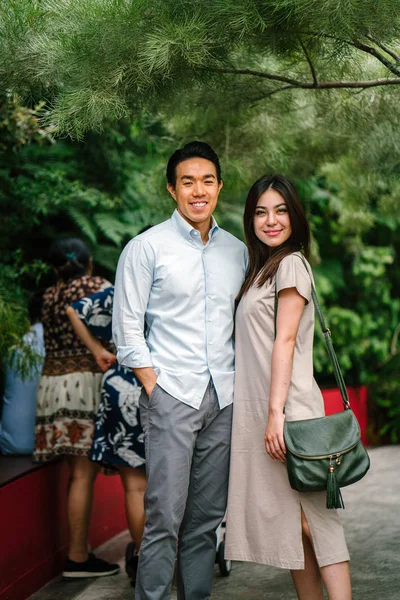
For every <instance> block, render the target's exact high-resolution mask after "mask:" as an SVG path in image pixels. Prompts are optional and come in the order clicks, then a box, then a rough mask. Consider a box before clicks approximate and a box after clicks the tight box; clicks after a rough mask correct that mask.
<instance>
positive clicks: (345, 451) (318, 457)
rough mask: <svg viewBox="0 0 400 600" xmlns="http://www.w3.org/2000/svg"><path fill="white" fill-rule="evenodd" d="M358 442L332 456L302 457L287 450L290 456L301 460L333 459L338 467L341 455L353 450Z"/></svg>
mask: <svg viewBox="0 0 400 600" xmlns="http://www.w3.org/2000/svg"><path fill="white" fill-rule="evenodd" d="M358 442H359V440H358V441H357V442H356V443H355V444H353V445H352V446H350V448H347V450H342V452H337V453H336V452H335V453H334V454H324V455H322V456H303V455H302V454H296V452H293V451H292V450H290V448H289V452H291V454H293V456H296V457H297V458H302V459H303V460H321V459H322V458H329V459H330V460H332V459H333V458H334V457H335V459H336V464H337V465H340V457H341V455H342V454H347V452H350V450H353V448H355V447H356V446H357V444H358ZM338 461H339V462H338Z"/></svg>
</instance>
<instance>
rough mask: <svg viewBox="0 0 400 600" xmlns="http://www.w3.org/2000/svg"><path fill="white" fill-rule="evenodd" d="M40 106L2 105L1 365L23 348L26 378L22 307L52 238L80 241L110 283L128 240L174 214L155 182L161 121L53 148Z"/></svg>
mask: <svg viewBox="0 0 400 600" xmlns="http://www.w3.org/2000/svg"><path fill="white" fill-rule="evenodd" d="M42 108H43V107H42V106H38V107H37V108H36V109H27V108H24V107H22V106H21V105H20V104H19V103H18V101H17V99H16V98H13V97H11V96H3V98H2V99H0V181H1V186H0V208H1V213H2V219H1V222H0V250H1V251H0V350H1V365H0V368H3V369H4V366H5V364H6V363H8V362H9V360H10V359H11V356H12V355H13V354H14V352H15V350H16V349H17V347H22V348H23V352H18V353H17V354H16V355H15V356H16V359H15V360H16V361H17V362H16V363H15V364H16V365H17V367H18V368H19V369H21V372H23V373H24V374H26V373H27V372H28V371H29V369H30V367H32V366H34V365H35V364H36V358H37V357H35V356H34V355H33V354H32V352H30V351H29V350H28V348H27V347H26V345H24V343H23V335H24V334H25V333H26V332H27V330H28V328H29V323H28V318H27V309H26V306H27V301H28V297H29V294H30V292H31V291H32V290H35V289H37V287H38V286H40V287H45V286H47V285H49V284H50V283H52V278H51V274H50V271H49V268H48V266H47V265H46V263H45V261H46V258H47V252H48V248H49V246H50V244H51V243H52V242H53V241H54V239H57V238H59V237H60V236H63V237H66V236H71V235H72V236H78V237H82V238H83V239H84V240H85V241H86V242H87V243H88V245H89V247H91V249H92V252H93V256H94V260H95V266H96V268H97V272H100V273H101V274H103V275H105V276H107V277H108V278H109V279H111V280H112V279H113V274H114V271H115V268H116V264H117V260H118V257H119V254H120V252H121V250H122V247H123V245H124V244H125V243H126V241H127V240H129V239H130V238H131V237H133V236H134V235H136V234H137V233H138V231H139V230H140V229H141V228H142V227H143V226H144V225H148V224H149V223H153V224H156V223H157V222H159V221H161V220H163V219H164V218H165V217H166V216H167V215H169V213H170V212H171V208H172V203H171V202H170V201H169V200H168V195H167V192H166V190H165V188H164V189H163V187H162V185H161V182H162V181H163V172H162V171H163V169H164V166H165V156H166V153H167V155H168V154H169V146H170V144H171V141H170V140H169V139H168V138H166V137H165V132H164V130H163V129H162V126H161V125H160V123H159V120H157V119H154V118H151V119H150V118H147V117H145V116H144V117H143V118H142V119H141V120H140V121H139V120H137V121H135V122H134V123H132V124H128V123H121V124H119V125H118V126H117V127H114V128H109V129H108V131H107V133H106V134H104V135H103V136H101V137H99V136H98V135H95V134H93V135H91V136H88V137H87V139H86V141H85V143H77V142H75V143H73V142H71V141H68V140H59V141H57V142H55V141H54V140H53V139H52V137H51V136H50V134H49V131H48V130H45V129H41V128H40V126H39V118H38V116H39V114H38V113H39V111H41V110H42Z"/></svg>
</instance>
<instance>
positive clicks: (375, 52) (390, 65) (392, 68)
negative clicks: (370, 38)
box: [349, 40, 400, 76]
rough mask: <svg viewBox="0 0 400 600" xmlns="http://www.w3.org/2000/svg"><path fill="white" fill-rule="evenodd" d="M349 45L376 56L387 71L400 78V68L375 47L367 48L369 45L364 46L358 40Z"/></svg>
mask: <svg viewBox="0 0 400 600" xmlns="http://www.w3.org/2000/svg"><path fill="white" fill-rule="evenodd" d="M349 43H350V44H351V45H352V46H354V47H355V48H358V50H361V51H362V52H366V53H367V54H370V55H371V56H374V57H375V58H376V59H378V60H379V62H381V63H382V64H383V65H385V67H386V68H387V69H389V71H391V72H392V73H393V74H394V75H399V76H400V68H399V67H397V66H396V65H394V64H393V63H392V62H391V61H390V60H388V59H387V58H386V57H385V56H383V54H381V53H380V52H379V51H378V50H377V49H376V48H374V47H373V46H367V44H362V43H361V42H358V41H356V40H353V41H352V42H349Z"/></svg>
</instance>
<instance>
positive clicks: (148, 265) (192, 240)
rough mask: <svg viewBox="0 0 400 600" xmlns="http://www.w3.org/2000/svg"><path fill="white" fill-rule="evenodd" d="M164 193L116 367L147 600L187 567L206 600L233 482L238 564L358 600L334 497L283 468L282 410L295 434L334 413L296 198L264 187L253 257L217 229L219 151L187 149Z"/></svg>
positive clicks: (127, 284)
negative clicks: (140, 495) (129, 439)
mask: <svg viewBox="0 0 400 600" xmlns="http://www.w3.org/2000/svg"><path fill="white" fill-rule="evenodd" d="M167 181H168V184H167V188H168V190H169V192H170V194H171V195H172V197H173V198H174V200H175V201H176V204H177V208H176V210H175V212H174V213H173V215H172V217H171V218H170V219H169V220H168V221H165V222H164V223H161V224H160V225H157V226H155V227H153V228H151V229H149V230H148V231H146V232H145V233H142V234H140V235H138V236H137V237H136V238H134V239H133V240H132V241H131V242H130V243H129V244H128V245H127V246H126V248H125V250H124V252H123V254H122V255H121V258H120V261H119V264H118V270H117V277H116V285H115V298H114V312H113V334H114V340H115V343H116V345H117V351H118V354H117V356H118V360H119V362H120V363H121V364H122V365H125V366H126V367H130V368H132V369H133V371H134V373H135V375H136V376H137V377H138V378H139V380H140V381H141V383H142V385H143V390H142V393H141V396H140V414H141V420H142V426H143V430H144V434H145V452H146V474H147V491H146V496H145V511H146V525H145V530H144V536H143V541H142V545H141V549H140V559H139V572H138V579H137V583H136V599H137V600H167V599H169V598H170V597H171V585H172V579H173V575H174V569H175V560H176V559H177V564H176V569H177V588H178V598H180V599H181V600H206V599H208V598H209V597H210V595H211V587H212V578H213V570H214V560H215V550H216V534H215V531H216V529H217V527H218V525H219V524H220V522H221V520H222V518H223V516H224V513H225V510H226V505H227V497H228V475H229V499H228V512H227V535H226V550H225V553H226V557H227V558H231V559H235V560H244V561H252V562H257V563H261V564H267V565H273V566H276V567H281V568H286V569H290V571H291V574H292V577H293V581H294V584H295V587H296V591H297V595H298V597H299V598H300V599H301V600H303V599H304V600H305V599H306V600H317V599H318V600H319V599H322V598H323V592H322V583H323V584H324V585H325V588H326V590H327V593H328V596H329V599H330V600H339V599H340V600H349V599H350V598H351V584H350V575H349V566H348V560H349V555H348V551H347V547H346V542H345V539H344V534H343V529H342V526H341V524H340V522H339V519H338V516H337V514H336V511H332V510H329V511H328V510H327V509H326V508H325V494H324V493H323V492H321V493H319V492H316V493H304V494H301V495H300V494H299V493H298V492H295V491H293V490H292V489H291V488H290V486H289V481H288V477H287V472H286V467H285V464H284V461H285V444H284V440H283V424H284V411H285V418H286V419H290V420H294V419H303V418H310V417H319V416H323V414H324V409H323V401H322V396H321V393H320V391H319V389H318V387H317V385H316V383H315V380H314V379H313V366H312V345H313V321H314V308H313V304H312V301H311V279H310V275H309V274H308V273H307V271H306V268H305V266H304V265H303V263H302V261H301V260H300V258H299V253H300V251H302V252H303V253H304V254H305V255H306V256H307V253H308V246H309V227H308V223H307V221H306V218H305V215H304V210H303V208H302V205H301V203H300V201H299V199H298V196H297V194H296V191H295V190H294V188H293V186H292V185H291V183H290V182H289V181H288V180H287V179H286V178H285V177H284V176H281V175H275V176H264V177H261V178H260V179H259V180H258V181H256V183H255V184H254V185H253V186H252V188H251V190H250V192H249V194H248V197H247V200H246V207H245V213H244V228H245V235H246V241H247V246H248V251H247V249H246V247H245V246H244V244H242V242H240V241H239V240H237V239H236V238H235V237H233V236H232V235H231V234H229V233H227V232H226V231H224V230H223V229H221V228H219V227H218V225H217V223H216V221H215V219H214V217H213V216H212V214H213V212H214V209H215V207H216V205H217V200H218V195H219V193H220V191H221V188H222V179H221V169H220V164H219V160H218V156H217V155H216V153H215V152H214V151H213V149H212V148H211V147H210V146H208V145H207V144H205V143H202V142H191V143H189V144H187V145H186V146H184V148H182V149H180V150H177V151H176V152H175V153H174V154H173V155H172V156H171V158H170V160H169V162H168V166H167ZM275 291H276V292H277V293H278V298H279V302H278V309H277V315H276V332H277V333H276V337H275V327H274V320H275V319H274V310H275V309H274V301H275ZM235 306H237V310H236V321H235V343H234V340H233V335H232V333H233V326H234V319H235ZM145 332H146V333H145ZM234 344H235V346H236V367H235V349H234ZM234 396H235V403H234V404H233V397H234ZM232 412H233V424H232ZM231 441H232V444H231ZM231 445H232V448H231ZM268 455H269V456H268ZM229 464H230V472H229Z"/></svg>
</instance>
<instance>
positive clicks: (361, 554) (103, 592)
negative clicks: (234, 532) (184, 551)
mask: <svg viewBox="0 0 400 600" xmlns="http://www.w3.org/2000/svg"><path fill="white" fill-rule="evenodd" d="M370 458H371V469H370V471H369V473H368V474H367V476H366V477H365V478H364V479H363V480H362V481H360V482H358V483H356V484H354V485H352V486H350V487H348V488H344V489H343V490H342V493H343V498H344V502H345V505H346V509H345V510H344V511H340V515H341V519H342V521H343V524H344V528H345V533H346V538H347V542H348V545H349V550H350V555H351V573H352V581H353V598H354V600H400V446H386V447H382V448H375V449H373V450H371V451H370ZM249 511H251V506H249ZM128 541H129V535H128V533H127V532H123V533H122V534H120V535H118V536H117V537H116V538H114V539H113V540H111V541H109V542H107V544H105V545H104V546H102V548H100V549H99V550H98V554H99V555H101V556H102V557H103V558H106V559H108V560H113V561H116V560H117V561H118V562H119V563H120V565H121V567H122V569H121V573H120V574H119V575H116V576H115V577H107V578H104V579H97V580H91V581H90V580H86V581H71V582H64V581H62V580H61V578H57V579H55V580H53V581H52V582H50V583H49V584H48V585H47V586H46V587H44V588H42V589H41V590H40V591H39V592H37V593H36V594H34V595H33V596H31V598H30V600H133V596H134V594H133V590H132V588H131V587H130V584H129V582H128V580H127V578H126V576H125V574H124V572H123V556H124V551H125V546H126V544H127V543H128ZM265 543H266V544H267V543H268V540H267V539H266V540H265ZM175 598H176V595H175V592H173V595H172V597H171V600H174V599H175ZM187 600H190V598H188V599H187ZM212 600H296V594H295V592H294V590H293V586H292V582H291V577H290V574H289V571H285V570H281V569H275V568H273V567H266V566H262V565H255V564H251V563H234V564H233V568H232V572H231V574H230V576H229V577H221V575H220V573H219V570H218V567H217V566H216V567H215V576H214V588H213V594H212Z"/></svg>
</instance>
